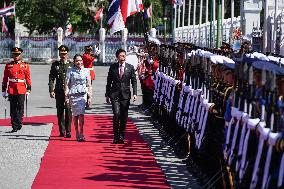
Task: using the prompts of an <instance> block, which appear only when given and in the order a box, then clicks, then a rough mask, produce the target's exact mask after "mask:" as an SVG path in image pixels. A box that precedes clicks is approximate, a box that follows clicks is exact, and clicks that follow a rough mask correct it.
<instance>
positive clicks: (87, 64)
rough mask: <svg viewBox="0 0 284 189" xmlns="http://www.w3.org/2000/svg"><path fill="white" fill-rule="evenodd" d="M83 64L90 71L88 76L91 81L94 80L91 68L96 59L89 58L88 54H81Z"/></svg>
mask: <svg viewBox="0 0 284 189" xmlns="http://www.w3.org/2000/svg"><path fill="white" fill-rule="evenodd" d="M82 58H83V64H84V67H85V68H87V69H89V70H90V76H91V80H95V72H94V68H93V62H94V60H95V59H96V58H95V57H94V56H91V55H90V54H86V53H85V54H83V57H82Z"/></svg>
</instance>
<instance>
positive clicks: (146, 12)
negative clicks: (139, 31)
mask: <svg viewBox="0 0 284 189" xmlns="http://www.w3.org/2000/svg"><path fill="white" fill-rule="evenodd" d="M152 14H153V12H152V4H151V5H150V6H149V7H148V8H147V9H145V10H144V14H143V15H144V19H148V18H151V17H152Z"/></svg>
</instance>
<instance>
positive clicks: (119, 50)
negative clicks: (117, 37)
mask: <svg viewBox="0 0 284 189" xmlns="http://www.w3.org/2000/svg"><path fill="white" fill-rule="evenodd" d="M122 52H124V53H125V54H126V51H125V50H123V49H118V50H117V51H116V53H115V57H116V58H117V57H118V55H119V54H120V53H122Z"/></svg>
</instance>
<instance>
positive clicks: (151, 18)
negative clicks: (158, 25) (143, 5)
mask: <svg viewBox="0 0 284 189" xmlns="http://www.w3.org/2000/svg"><path fill="white" fill-rule="evenodd" d="M150 6H151V7H152V8H151V9H152V10H151V14H152V15H151V17H150V25H151V29H152V23H153V16H154V14H153V4H152V3H151V5H150Z"/></svg>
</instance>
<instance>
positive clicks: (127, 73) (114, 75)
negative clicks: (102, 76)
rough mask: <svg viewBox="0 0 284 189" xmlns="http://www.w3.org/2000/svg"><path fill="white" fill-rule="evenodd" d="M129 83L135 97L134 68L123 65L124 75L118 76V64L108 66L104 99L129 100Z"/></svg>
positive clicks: (129, 65)
mask: <svg viewBox="0 0 284 189" xmlns="http://www.w3.org/2000/svg"><path fill="white" fill-rule="evenodd" d="M130 82H131V85H132V88H133V95H137V81H136V75H135V70H134V67H133V66H132V65H131V64H127V63H125V68H124V74H123V76H122V78H120V76H119V63H114V64H112V65H111V66H110V68H109V71H108V76H107V85H106V94H105V96H106V97H110V98H116V97H119V98H121V99H130V98H131V92H130Z"/></svg>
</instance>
